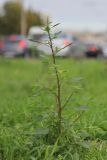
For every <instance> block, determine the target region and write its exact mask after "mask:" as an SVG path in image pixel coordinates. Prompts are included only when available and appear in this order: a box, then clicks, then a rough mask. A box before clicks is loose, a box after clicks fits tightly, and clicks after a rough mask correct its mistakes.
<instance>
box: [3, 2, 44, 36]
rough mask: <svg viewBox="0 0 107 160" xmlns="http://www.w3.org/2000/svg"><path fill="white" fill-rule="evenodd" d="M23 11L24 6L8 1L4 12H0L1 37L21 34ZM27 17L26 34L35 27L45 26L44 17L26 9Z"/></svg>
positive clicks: (4, 6)
mask: <svg viewBox="0 0 107 160" xmlns="http://www.w3.org/2000/svg"><path fill="white" fill-rule="evenodd" d="M21 9H22V6H21V4H20V3H18V2H12V1H8V2H6V3H5V4H4V5H3V8H2V10H3V11H2V12H0V35H3V34H4V35H8V34H20V28H21V27H20V26H21ZM25 15H26V32H28V29H29V28H30V27H31V26H33V25H38V26H42V25H43V24H44V21H43V17H42V18H41V14H40V13H38V12H35V11H32V10H31V9H26V10H25ZM42 16H43V15H42Z"/></svg>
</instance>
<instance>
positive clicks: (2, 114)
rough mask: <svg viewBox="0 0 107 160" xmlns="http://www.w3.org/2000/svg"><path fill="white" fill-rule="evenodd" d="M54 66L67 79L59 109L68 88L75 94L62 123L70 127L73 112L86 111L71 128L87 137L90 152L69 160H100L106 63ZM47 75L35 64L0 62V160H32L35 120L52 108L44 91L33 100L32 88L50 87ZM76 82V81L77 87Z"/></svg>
mask: <svg viewBox="0 0 107 160" xmlns="http://www.w3.org/2000/svg"><path fill="white" fill-rule="evenodd" d="M58 63H59V64H60V65H61V67H62V68H63V69H65V70H67V71H68V72H67V73H66V76H67V77H68V78H69V79H70V81H69V82H65V83H63V88H64V91H62V94H63V95H62V97H63V99H62V102H63V103H64V99H65V98H66V96H67V95H68V94H69V93H70V92H71V91H72V90H73V89H74V88H81V89H78V90H77V89H76V90H77V91H76V93H75V94H74V95H73V97H72V99H71V101H70V102H69V104H68V107H67V108H66V111H65V112H64V113H63V114H64V115H65V117H66V118H69V119H71V121H72V119H73V116H72V114H73V112H74V111H73V108H75V107H78V106H88V108H89V109H88V111H86V113H84V115H83V117H82V118H81V119H80V120H79V121H78V122H77V124H76V127H77V128H78V130H82V131H85V132H86V131H87V132H88V134H89V135H90V137H91V139H92V141H91V147H90V148H89V149H88V150H87V152H84V153H81V155H82V154H84V155H83V158H81V157H82V156H80V158H78V155H75V157H76V158H71V160H79V159H80V160H106V159H107V149H106V148H107V143H106V141H107V63H106V62H105V61H99V60H78V61H76V60H71V59H60V60H58ZM48 70H49V69H48V66H47V65H45V64H42V62H41V61H36V60H7V59H0V160H36V159H37V157H36V154H34V152H35V150H36V149H35V146H34V147H33V142H34V141H35V140H34V137H35V136H34V135H35V133H36V128H37V127H38V126H39V125H40V122H41V116H40V115H42V114H44V112H48V110H49V108H52V107H53V105H54V98H53V97H52V95H51V94H50V93H48V92H47V90H45V91H43V92H42V93H40V95H38V94H39V89H38V87H37V85H39V86H42V85H43V84H46V86H49V87H50V86H51V85H52V78H51V77H50V74H49V72H48ZM77 77H82V79H81V80H80V82H78V81H79V79H80V78H77ZM73 79H74V80H75V81H74V82H73ZM36 90H38V93H37V92H36ZM78 132H79V131H78ZM54 147H55V146H54ZM53 149H54V148H53ZM38 152H39V151H38ZM48 152H49V151H48V149H46V154H45V156H44V157H47V155H48V154H49V153H48ZM39 154H41V153H38V155H39ZM34 155H35V156H34ZM60 156H63V153H60ZM60 156H59V157H60ZM38 159H39V158H38ZM44 159H46V158H44ZM57 159H58V158H57ZM63 159H64V158H63ZM41 160H42V159H41ZM47 160H48V159H47ZM49 160H53V159H49ZM59 160H61V158H59ZM65 160H68V159H66V158H65Z"/></svg>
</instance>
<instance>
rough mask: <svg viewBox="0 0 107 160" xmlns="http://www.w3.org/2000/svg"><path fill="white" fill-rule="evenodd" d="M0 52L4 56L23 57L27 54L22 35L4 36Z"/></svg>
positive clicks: (24, 39)
mask: <svg viewBox="0 0 107 160" xmlns="http://www.w3.org/2000/svg"><path fill="white" fill-rule="evenodd" d="M0 46H1V47H0V48H1V54H2V55H3V56H4V57H25V56H27V55H28V50H27V43H26V38H25V37H24V36H22V35H10V36H6V37H4V38H3V39H2V41H1V45H0Z"/></svg>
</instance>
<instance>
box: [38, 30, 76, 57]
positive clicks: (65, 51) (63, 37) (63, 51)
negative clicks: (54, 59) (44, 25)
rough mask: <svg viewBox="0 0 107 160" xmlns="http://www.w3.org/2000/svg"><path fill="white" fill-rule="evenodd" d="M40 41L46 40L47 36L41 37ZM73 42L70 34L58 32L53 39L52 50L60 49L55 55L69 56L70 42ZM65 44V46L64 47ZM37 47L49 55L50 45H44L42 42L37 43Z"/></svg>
mask: <svg viewBox="0 0 107 160" xmlns="http://www.w3.org/2000/svg"><path fill="white" fill-rule="evenodd" d="M41 40H42V42H46V41H47V40H48V36H47V35H44V36H43V37H42V39H41ZM72 42H73V39H72V36H71V35H67V34H65V33H62V34H60V35H59V36H58V37H57V38H56V39H53V48H54V50H55V49H56V47H57V49H58V50H60V51H59V52H58V53H57V54H56V56H61V57H69V56H70V54H71V45H70V44H71V43H72ZM66 46H67V47H66ZM38 49H39V50H41V51H42V52H44V53H45V54H47V55H51V54H52V53H51V49H50V47H48V46H46V45H44V44H39V45H38Z"/></svg>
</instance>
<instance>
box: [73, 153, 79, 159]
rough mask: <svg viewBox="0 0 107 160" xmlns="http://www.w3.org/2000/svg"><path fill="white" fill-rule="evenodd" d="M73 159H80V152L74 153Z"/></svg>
mask: <svg viewBox="0 0 107 160" xmlns="http://www.w3.org/2000/svg"><path fill="white" fill-rule="evenodd" d="M73 160H79V154H78V153H77V152H75V153H74V155H73Z"/></svg>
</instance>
